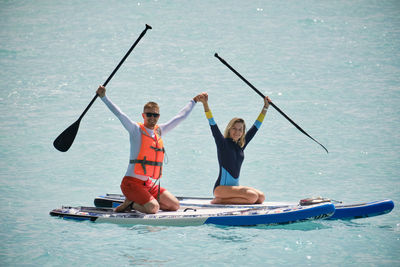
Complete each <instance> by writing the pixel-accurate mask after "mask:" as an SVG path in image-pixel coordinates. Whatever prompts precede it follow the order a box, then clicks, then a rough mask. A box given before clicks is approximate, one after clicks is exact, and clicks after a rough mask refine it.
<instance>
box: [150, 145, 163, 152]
mask: <svg viewBox="0 0 400 267" xmlns="http://www.w3.org/2000/svg"><path fill="white" fill-rule="evenodd" d="M150 148H151V149H154V150H155V151H156V152H160V151H162V152H165V149H164V148H157V147H154V146H150Z"/></svg>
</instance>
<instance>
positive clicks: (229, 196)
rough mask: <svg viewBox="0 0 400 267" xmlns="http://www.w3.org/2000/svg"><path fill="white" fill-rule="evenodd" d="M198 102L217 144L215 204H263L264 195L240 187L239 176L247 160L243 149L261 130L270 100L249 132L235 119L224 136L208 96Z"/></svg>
mask: <svg viewBox="0 0 400 267" xmlns="http://www.w3.org/2000/svg"><path fill="white" fill-rule="evenodd" d="M199 101H200V102H202V103H203V106H204V112H205V113H206V117H207V119H208V121H209V124H210V127H211V132H212V134H213V136H214V140H215V144H216V145H217V152H218V163H219V175H218V179H217V181H216V182H215V186H214V197H215V198H214V199H213V200H212V201H211V203H213V204H261V203H263V202H264V200H265V196H264V193H263V192H261V191H259V190H257V189H255V188H252V187H248V186H242V185H239V174H240V168H241V166H242V162H243V159H244V149H245V148H246V146H247V145H248V143H249V142H250V141H251V139H252V138H253V137H254V135H255V134H256V132H257V130H258V129H259V128H260V126H261V124H262V122H263V120H264V117H265V114H266V113H267V109H268V107H269V102H270V101H271V100H270V99H269V97H268V96H267V97H265V99H264V106H263V109H262V111H261V113H260V115H259V116H258V118H257V120H256V121H255V123H254V125H253V126H252V127H251V128H250V129H249V131H248V132H247V133H246V124H245V122H244V120H243V119H241V118H233V119H232V120H231V121H230V122H229V124H228V126H227V127H226V129H225V133H224V135H222V134H221V132H220V130H219V128H218V126H217V124H216V123H215V121H214V118H213V116H212V114H211V110H210V108H209V106H208V94H207V93H202V94H201V95H200V97H199Z"/></svg>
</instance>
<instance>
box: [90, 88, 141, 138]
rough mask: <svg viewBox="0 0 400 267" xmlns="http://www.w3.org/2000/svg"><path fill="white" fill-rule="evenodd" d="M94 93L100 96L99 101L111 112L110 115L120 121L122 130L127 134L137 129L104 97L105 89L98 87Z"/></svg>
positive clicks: (135, 125)
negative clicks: (112, 114)
mask: <svg viewBox="0 0 400 267" xmlns="http://www.w3.org/2000/svg"><path fill="white" fill-rule="evenodd" d="M96 93H97V94H98V95H99V96H100V98H101V100H102V101H103V102H104V104H106V106H107V107H108V108H109V109H110V110H111V112H112V113H114V115H115V116H116V117H117V118H118V119H119V120H120V122H121V123H122V125H123V126H124V128H125V129H126V130H127V131H128V132H132V130H133V129H134V128H135V127H138V126H137V124H136V123H134V122H133V121H132V120H131V119H129V117H128V116H127V115H126V114H125V113H123V112H122V111H121V110H120V109H119V107H117V106H116V105H115V104H114V103H113V102H111V100H110V99H108V98H107V96H106V88H105V87H104V86H102V85H101V86H99V88H98V89H97V91H96Z"/></svg>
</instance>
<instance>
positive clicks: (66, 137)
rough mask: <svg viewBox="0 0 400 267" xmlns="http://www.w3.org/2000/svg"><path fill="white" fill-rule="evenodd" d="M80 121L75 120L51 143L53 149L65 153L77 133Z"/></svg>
mask: <svg viewBox="0 0 400 267" xmlns="http://www.w3.org/2000/svg"><path fill="white" fill-rule="evenodd" d="M80 122H81V120H77V121H76V122H74V123H73V124H72V125H71V126H69V127H68V128H67V129H65V130H64V132H62V133H61V134H60V135H59V136H58V137H57V138H56V139H55V140H54V142H53V145H54V147H55V148H56V149H57V150H59V151H61V152H66V151H68V149H69V148H70V147H71V145H72V143H73V142H74V139H75V136H76V134H77V133H78V129H79V123H80Z"/></svg>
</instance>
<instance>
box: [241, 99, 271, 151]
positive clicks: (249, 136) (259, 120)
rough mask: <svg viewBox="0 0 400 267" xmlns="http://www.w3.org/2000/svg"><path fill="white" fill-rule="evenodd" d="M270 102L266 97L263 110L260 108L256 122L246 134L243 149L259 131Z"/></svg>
mask: <svg viewBox="0 0 400 267" xmlns="http://www.w3.org/2000/svg"><path fill="white" fill-rule="evenodd" d="M270 101H271V99H269V97H268V96H266V97H265V98H264V105H263V108H262V110H261V112H260V114H259V115H258V117H257V119H256V121H255V122H254V124H253V126H252V127H251V128H250V129H249V130H248V132H247V133H246V144H245V147H246V146H247V144H248V143H249V142H250V140H251V139H253V137H254V135H255V134H256V132H257V130H258V129H260V127H261V124H262V122H263V121H264V118H265V115H266V114H267V110H268V107H269V102H270Z"/></svg>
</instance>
